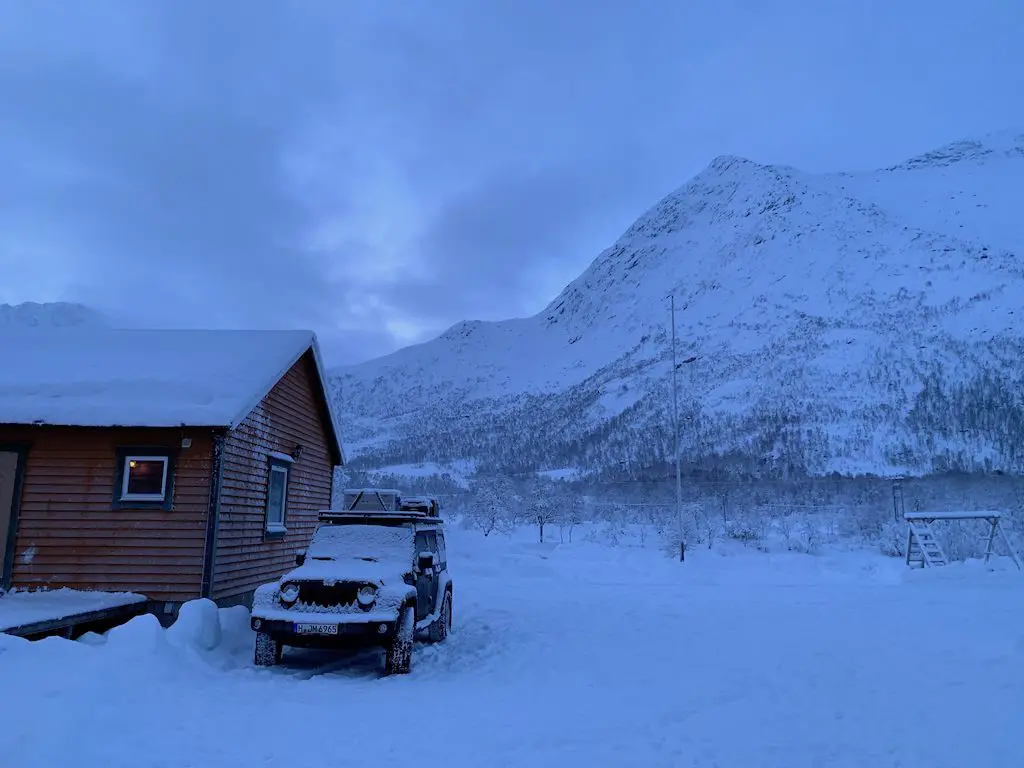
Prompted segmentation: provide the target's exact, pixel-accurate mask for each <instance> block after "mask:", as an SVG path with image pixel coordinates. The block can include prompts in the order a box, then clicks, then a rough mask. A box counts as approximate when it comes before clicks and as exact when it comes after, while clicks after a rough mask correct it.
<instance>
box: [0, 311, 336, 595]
mask: <svg viewBox="0 0 1024 768" xmlns="http://www.w3.org/2000/svg"><path fill="white" fill-rule="evenodd" d="M0 361H2V364H0V566H2V570H0V573H2V582H0V587H4V588H9V587H11V586H12V585H13V586H14V587H23V588H41V587H49V588H57V587H71V588H74V589H86V590H104V591H127V592H135V593H139V594H142V595H145V596H146V597H148V598H149V599H150V601H151V608H152V609H153V610H154V611H155V612H156V613H157V614H158V615H161V614H163V615H173V614H175V613H176V611H177V607H178V606H179V605H180V604H181V603H182V602H184V601H187V600H191V599H195V598H198V597H208V598H211V599H213V600H215V601H216V602H217V603H218V604H221V605H230V604H237V603H243V604H245V603H248V602H249V601H250V600H251V596H252V592H253V590H254V589H255V588H256V587H257V586H258V585H260V584H262V583H264V582H267V581H270V580H273V579H276V578H277V577H279V576H280V575H281V574H282V573H283V572H284V571H285V570H287V569H288V568H289V567H292V566H293V565H294V561H295V553H296V551H297V550H299V549H302V548H303V547H305V545H306V543H307V541H308V540H309V537H310V535H311V533H312V530H313V528H314V526H315V524H316V520H317V513H318V511H319V510H321V509H325V508H327V507H329V506H330V502H331V485H332V478H333V472H334V468H335V467H336V466H338V465H340V464H342V463H343V461H344V456H343V452H342V446H341V440H340V430H339V426H338V419H337V416H336V414H335V413H334V411H333V409H332V405H331V401H330V397H329V389H328V385H327V380H326V378H325V375H324V368H323V363H322V359H321V355H320V351H319V347H318V344H317V340H316V336H315V335H314V334H313V333H312V332H304V331H203V330H196V331H181V330H174V331H159V330H110V329H92V328H90V329H77V328H76V329H46V330H43V329H18V330H3V331H0Z"/></svg>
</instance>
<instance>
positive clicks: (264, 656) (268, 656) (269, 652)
mask: <svg viewBox="0 0 1024 768" xmlns="http://www.w3.org/2000/svg"><path fill="white" fill-rule="evenodd" d="M283 651H284V649H283V648H282V647H281V643H279V642H278V641H277V640H275V639H274V638H272V637H271V636H270V635H268V634H267V633H266V632H257V633H256V659H255V661H256V666H257V667H272V666H274V665H275V664H277V663H279V662H280V661H281V654H282V652H283Z"/></svg>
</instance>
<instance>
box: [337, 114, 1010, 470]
mask: <svg viewBox="0 0 1024 768" xmlns="http://www.w3.org/2000/svg"><path fill="white" fill-rule="evenodd" d="M1022 204H1024V134H1014V133H1002V134H992V135H989V136H985V137H982V138H980V139H977V140H972V141H960V142H957V143H954V144H951V145H949V146H946V147H943V148H940V149H937V150H935V151H934V152H930V153H928V154H925V155H923V156H921V157H916V158H913V159H911V160H908V161H907V162H905V163H901V164H899V165H897V166H894V167H892V168H887V169H883V170H878V171H874V172H858V173H833V174H824V175H814V174H807V173H803V172H801V171H799V170H797V169H794V168H786V167H776V166H767V165H760V164H758V163H755V162H751V161H749V160H744V159H741V158H737V157H719V158H717V159H715V160H714V161H713V162H712V163H711V164H710V165H709V166H708V168H707V169H705V170H704V171H703V172H702V173H700V174H698V175H697V176H696V177H695V178H694V179H693V180H691V181H690V182H689V183H688V184H686V185H685V186H684V187H682V188H681V189H679V190H678V191H676V192H674V193H672V194H671V195H669V196H667V197H666V198H664V199H663V200H661V201H660V202H659V203H658V204H657V205H656V206H654V207H653V208H652V209H651V210H649V211H648V212H647V213H645V214H644V215H643V216H641V217H640V218H639V219H638V220H637V221H636V222H635V223H634V224H633V225H632V226H631V227H630V228H629V229H628V230H627V231H626V232H625V233H624V234H623V235H622V237H621V238H620V239H619V240H618V241H617V242H616V243H615V244H613V245H612V246H611V247H610V248H608V249H606V250H605V251H604V252H603V253H601V254H600V255H599V256H598V257H597V259H596V260H595V261H594V262H593V263H592V264H591V266H590V267H589V268H588V269H587V270H586V271H585V272H584V273H583V274H582V275H580V277H579V278H577V279H576V280H575V281H573V282H572V283H571V284H570V285H569V286H567V287H566V288H565V290H564V291H563V292H562V293H561V294H560V295H559V296H558V297H557V298H556V299H555V300H554V301H552V302H551V304H550V305H549V306H548V307H547V308H546V309H545V310H544V311H543V312H541V313H539V314H537V315H535V316H534V317H531V318H528V319H523V320H511V321H504V322H495V323H484V322H464V323H460V324H458V325H456V326H455V327H453V328H451V329H449V330H448V331H447V332H445V333H444V334H442V335H441V336H440V337H439V338H437V339H435V340H433V341H430V342H427V343H425V344H420V345H417V346H413V347H409V348H406V349H403V350H400V351H398V352H396V353H394V354H391V355H388V356H387V357H383V358H380V359H377V360H373V361H370V362H367V363H364V364H361V365H358V366H354V367H349V368H344V369H340V370H338V371H335V380H334V387H335V392H336V395H337V396H339V397H340V399H341V405H342V408H343V411H344V413H345V414H346V427H347V429H346V435H345V439H346V446H347V448H348V450H349V452H350V455H351V456H352V457H353V458H354V461H353V468H355V469H358V468H360V467H363V468H369V467H384V466H389V465H402V464H418V463H421V462H428V461H429V462H435V463H438V464H440V465H450V466H455V465H459V466H465V465H466V464H467V463H472V464H473V465H474V466H476V467H478V468H479V469H481V470H484V471H502V472H533V471H538V470H559V471H563V472H570V473H573V474H575V475H582V476H591V477H596V476H601V475H608V474H616V473H621V472H627V473H632V474H636V473H641V472H645V471H648V470H650V471H653V472H660V471H662V470H664V468H665V462H666V460H667V458H668V457H669V456H670V455H671V446H672V439H671V433H670V428H669V427H670V418H669V414H670V403H671V400H670V389H669V380H670V377H669V373H670V370H669V368H670V363H669V355H670V350H669V344H668V333H667V329H668V320H669V309H668V307H669V305H668V300H667V296H668V294H669V293H670V292H673V291H674V292H675V295H676V297H677V302H678V307H679V310H678V313H677V323H678V330H679V338H680V342H679V346H678V350H679V356H680V360H689V359H691V358H694V359H693V362H690V363H687V364H684V365H682V366H681V369H680V374H681V376H680V397H681V403H682V426H681V433H682V435H683V441H684V445H685V456H686V460H687V463H688V465H699V466H703V467H705V468H708V469H711V468H717V469H718V470H721V471H725V472H729V473H733V474H736V473H768V474H773V475H776V476H785V475H787V474H798V475H799V474H812V475H821V474H828V473H833V472H838V473H842V474H858V473H889V472H906V473H910V474H914V473H927V472H933V471H942V470H945V469H963V470H967V471H974V470H979V469H1003V470H1007V471H1020V470H1021V469H1024V467H1022V459H1024V449H1022V447H1021V446H1024V415H1022V414H1024V411H1022V410H1021V407H1020V400H1021V395H1020V393H1021V392H1022V391H1024V389H1022V384H1024V363H1022V360H1024V341H1022V337H1024V334H1022V330H1024V326H1022V319H1024V309H1022V306H1024V303H1022V302H1024V260H1022V255H1024V216H1021V214H1020V211H1021V207H1022ZM524 226H528V222H524Z"/></svg>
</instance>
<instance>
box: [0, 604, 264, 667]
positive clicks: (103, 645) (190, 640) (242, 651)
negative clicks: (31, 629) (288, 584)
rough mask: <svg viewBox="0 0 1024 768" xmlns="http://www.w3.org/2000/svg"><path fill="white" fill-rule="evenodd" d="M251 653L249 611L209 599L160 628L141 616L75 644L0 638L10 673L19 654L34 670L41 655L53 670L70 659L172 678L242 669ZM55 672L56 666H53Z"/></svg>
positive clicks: (60, 640)
mask: <svg viewBox="0 0 1024 768" xmlns="http://www.w3.org/2000/svg"><path fill="white" fill-rule="evenodd" d="M252 653H253V634H252V632H251V631H250V629H249V612H248V610H246V609H245V608H244V607H242V606H237V607H233V608H218V607H217V606H216V604H215V603H213V602H212V601H210V600H206V599H202V600H192V601H190V602H188V603H185V604H184V605H183V606H182V607H181V611H180V612H179V615H178V618H177V620H176V621H175V622H174V624H172V625H171V626H170V627H168V628H167V629H165V628H164V627H163V626H161V624H160V622H159V621H158V620H157V618H156V616H154V615H152V614H148V613H147V614H143V615H141V616H136V617H134V618H132V619H131V620H129V621H127V622H125V623H124V624H121V625H119V626H117V627H114V628H113V629H111V630H110V631H109V632H107V633H106V634H104V635H98V634H96V633H93V632H90V633H87V634H85V635H83V636H82V637H81V638H79V639H78V640H77V641H70V640H65V639H63V638H58V637H48V638H44V639H42V640H37V641H34V642H30V641H28V640H25V639H24V638H20V637H14V636H13V635H5V634H0V664H2V665H4V666H5V667H9V668H11V669H14V668H15V666H14V664H15V663H16V662H17V661H18V660H19V658H20V657H21V656H22V655H24V656H25V659H26V661H28V660H29V659H28V657H29V656H31V664H32V665H33V666H38V664H39V663H40V661H41V656H43V657H52V658H46V659H45V660H46V661H47V662H52V663H53V664H54V665H55V666H56V665H59V664H60V663H62V662H64V661H67V660H69V659H72V660H73V661H74V663H75V664H76V665H84V666H86V667H89V666H99V667H103V666H106V665H111V666H118V667H119V666H121V665H123V664H124V663H126V662H131V663H133V664H139V665H141V666H145V667H146V668H147V669H148V670H150V671H151V672H152V673H154V674H158V675H160V674H166V675H167V676H169V677H174V676H175V675H177V674H179V673H180V671H181V667H182V664H186V665H190V666H194V667H199V668H202V667H205V668H207V669H214V670H226V669H233V668H236V667H238V666H246V665H248V664H249V662H250V661H251V656H252ZM57 668H59V667H57Z"/></svg>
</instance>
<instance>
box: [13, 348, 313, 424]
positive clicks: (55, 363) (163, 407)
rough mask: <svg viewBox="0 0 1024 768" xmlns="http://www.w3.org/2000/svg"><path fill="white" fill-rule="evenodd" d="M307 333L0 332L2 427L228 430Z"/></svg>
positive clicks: (288, 363)
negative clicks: (0, 352) (11, 362)
mask: <svg viewBox="0 0 1024 768" xmlns="http://www.w3.org/2000/svg"><path fill="white" fill-rule="evenodd" d="M313 344H314V336H313V333H312V332H311V331H206V330H173V331H152V330H110V329H105V328H71V329H68V328H61V329H39V328H29V329H19V330H2V331H0V349H2V350H3V351H4V355H5V356H6V357H7V359H9V360H17V361H18V364H17V365H5V366H0V423H12V424H34V423H39V424H58V425H69V426H87V427H88V426H91V427H107V426H149V427H168V426H170V427H177V426H231V425H233V424H234V423H235V421H236V420H238V419H240V418H244V416H245V415H246V414H247V413H248V410H249V409H251V408H252V407H254V406H255V405H256V403H257V402H258V401H259V400H260V398H262V396H263V395H264V394H265V393H266V392H267V391H268V390H269V389H270V388H271V387H272V386H273V385H274V383H275V381H276V380H277V378H278V377H280V376H281V375H283V374H284V373H285V372H286V371H287V370H288V368H289V367H291V365H292V363H294V362H295V360H297V359H298V358H299V356H300V355H301V354H302V353H303V352H305V350H306V349H308V348H309V347H310V346H311V345H313Z"/></svg>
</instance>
